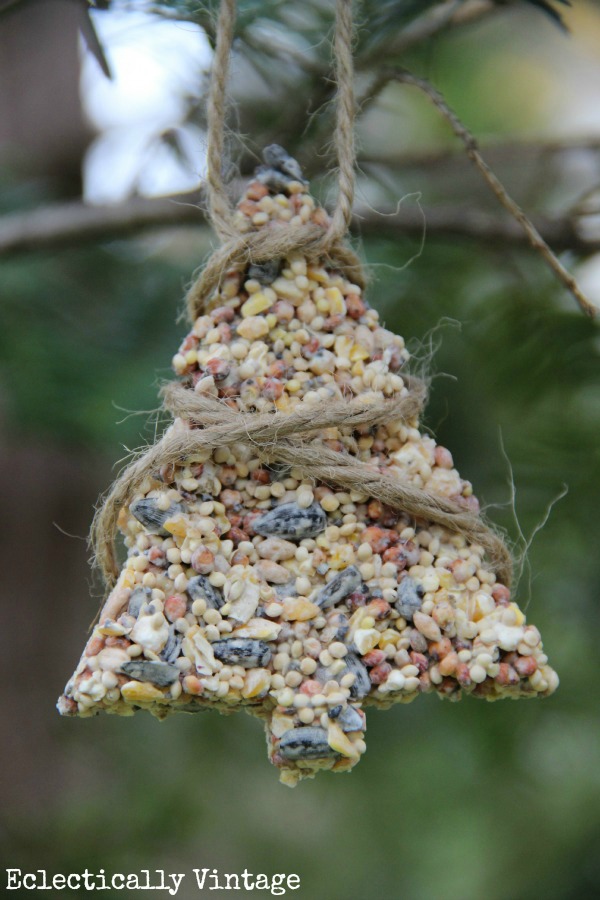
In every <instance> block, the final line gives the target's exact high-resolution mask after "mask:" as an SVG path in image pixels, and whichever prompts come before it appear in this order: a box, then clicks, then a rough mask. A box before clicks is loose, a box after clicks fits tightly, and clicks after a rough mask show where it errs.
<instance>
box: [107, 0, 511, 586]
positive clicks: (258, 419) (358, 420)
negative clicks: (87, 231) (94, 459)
mask: <svg viewBox="0 0 600 900" xmlns="http://www.w3.org/2000/svg"><path fill="white" fill-rule="evenodd" d="M235 15H236V3H235V0H222V2H221V7H220V12H219V21H218V32H217V42H216V49H215V58H214V64H213V70H212V76H211V86H210V93H209V104H208V157H207V161H208V174H207V192H208V205H209V215H210V219H211V222H212V224H213V226H214V228H215V230H216V231H217V233H218V235H219V237H220V238H221V241H222V244H221V246H220V247H219V248H218V249H217V250H216V251H215V252H214V253H213V254H212V256H211V257H210V259H209V260H208V263H207V265H206V267H205V268H204V270H203V272H202V273H201V275H200V276H199V278H198V279H197V281H196V282H195V284H193V285H192V287H191V289H190V291H189V292H188V296H187V307H188V312H189V315H190V318H191V320H192V321H193V320H194V319H195V318H196V317H197V316H198V315H200V314H202V312H203V311H205V310H206V308H207V304H208V303H209V302H210V297H211V296H212V295H213V294H214V293H215V291H216V289H217V288H218V286H219V284H220V282H221V280H222V278H223V275H224V274H225V273H226V272H227V271H229V270H231V269H241V268H243V267H245V266H246V265H248V264H249V263H260V262H265V261H267V260H272V259H281V258H285V257H286V256H288V254H289V253H290V252H298V251H300V252H302V253H303V254H304V255H305V256H307V257H308V258H309V259H318V260H320V261H321V262H323V263H325V264H326V265H328V266H329V267H331V268H333V269H339V270H341V271H343V272H344V274H345V275H346V277H347V278H348V279H349V280H351V281H352V282H353V283H355V284H358V285H360V286H361V287H363V286H364V276H363V271H362V266H361V263H360V260H359V259H358V257H357V256H356V254H355V253H354V251H353V250H352V249H351V248H349V247H348V246H347V245H346V244H344V242H343V238H344V235H345V233H346V231H347V228H348V225H349V222H350V219H351V216H352V202H353V197H354V163H355V158H354V133H353V124H354V111H355V104H354V93H353V70H352V33H353V31H352V0H336V25H335V36H334V53H335V74H336V82H337V95H336V100H337V102H336V129H335V140H334V143H335V148H336V154H337V159H338V167H339V168H338V196H337V201H336V206H335V209H334V211H333V214H332V217H331V220H330V223H329V225H328V226H327V228H323V227H322V226H318V225H315V224H307V225H301V226H298V227H294V228H291V227H289V226H284V227H280V228H277V227H276V226H274V225H272V226H271V227H270V228H268V229H261V230H259V231H250V232H246V233H243V234H242V233H240V232H239V231H238V230H237V228H236V224H235V222H236V220H235V212H234V209H233V207H232V206H231V203H230V201H229V197H228V195H227V191H226V190H225V186H224V184H223V181H222V177H221V165H222V159H223V147H224V120H225V89H226V83H227V73H228V68H229V58H230V53H231V45H232V41H233V34H234V26H235ZM405 382H406V384H407V386H408V388H409V394H408V396H404V397H395V398H390V399H381V400H378V399H376V398H374V395H368V396H366V397H356V398H354V399H351V400H337V401H333V402H331V403H328V404H327V405H326V406H320V407H316V408H315V407H314V406H309V407H307V408H300V409H295V410H293V411H292V412H291V413H281V412H275V413H251V414H247V413H243V412H240V411H238V410H236V409H232V407H230V406H229V405H228V404H227V403H225V402H224V401H222V400H217V399H215V398H213V397H209V396H207V395H202V394H196V393H195V392H194V391H193V390H191V389H190V388H186V387H184V386H183V385H182V384H179V383H170V384H167V385H166V386H165V387H164V388H163V389H162V391H161V393H162V396H163V406H164V408H165V409H166V410H167V411H168V412H169V413H170V414H171V415H172V416H173V417H174V419H175V421H174V422H173V424H172V425H171V426H170V428H168V429H167V431H166V432H165V434H164V435H163V436H162V437H161V438H160V439H159V440H158V441H157V442H156V443H155V444H154V445H153V446H151V447H149V448H148V449H147V450H145V451H144V452H143V453H142V454H140V455H139V456H138V458H137V459H135V460H134V461H133V462H132V463H130V464H129V465H128V466H127V468H126V469H125V470H124V471H123V472H122V473H121V475H120V476H119V477H118V478H117V480H116V481H115V483H114V484H113V486H112V487H111V489H110V491H109V493H108V494H107V496H106V497H105V499H104V501H103V502H102V504H101V506H100V507H99V509H98V511H97V513H96V516H95V517H94V522H93V524H92V531H91V535H90V542H91V544H92V547H93V549H94V556H95V562H96V564H97V565H98V566H99V568H100V569H101V571H102V573H103V575H104V578H105V581H106V583H107V585H108V587H111V586H112V585H113V584H114V582H115V580H116V577H117V576H118V571H119V569H118V561H117V556H116V552H115V545H114V537H115V533H116V530H117V522H118V517H119V514H120V511H121V510H122V509H123V508H124V507H125V506H126V505H127V504H128V503H130V501H131V499H132V497H133V496H134V495H135V492H136V491H138V490H139V489H140V487H141V485H142V484H143V482H144V481H145V480H146V479H147V478H148V477H149V476H153V475H156V473H157V471H158V470H159V469H160V468H161V467H162V466H165V465H169V464H182V462H183V461H184V460H186V459H189V458H190V457H193V454H194V453H198V451H200V450H203V451H206V450H214V449H216V448H218V447H224V446H235V445H236V444H239V443H250V444H252V446H253V448H254V450H255V452H256V455H257V457H258V458H259V459H260V460H261V461H262V462H264V463H265V464H272V463H281V464H284V465H288V466H291V467H293V468H294V469H297V470H298V471H299V472H300V473H301V476H302V477H303V478H307V479H310V480H313V481H321V482H325V483H327V484H331V485H335V486H338V487H344V488H350V489H354V490H357V489H358V490H360V491H361V492H362V493H365V494H367V495H368V496H370V497H374V498H376V499H378V500H380V501H381V502H382V503H384V504H385V505H386V506H389V507H391V508H394V509H397V510H400V511H402V512H404V513H406V514H408V515H409V516H412V517H414V518H415V519H419V520H423V521H424V522H431V523H434V524H438V525H441V526H443V527H445V528H447V529H449V530H451V531H454V532H457V533H460V534H462V535H463V536H464V537H465V539H466V540H468V541H470V542H471V543H473V544H479V545H480V546H481V547H482V548H483V549H484V551H485V552H486V553H487V555H488V559H489V562H490V565H491V566H492V568H493V569H494V571H495V572H496V574H497V576H498V578H499V579H500V580H501V581H502V582H503V583H505V584H510V580H511V575H512V560H511V556H510V553H509V551H508V549H507V547H506V545H505V543H504V541H503V540H502V539H501V538H500V537H499V536H498V535H497V534H496V533H495V532H494V531H493V530H492V529H491V528H490V527H489V526H488V525H486V524H485V522H484V521H483V520H482V519H481V518H480V517H479V516H477V515H476V514H474V513H472V512H470V511H468V510H465V509H464V508H463V507H462V506H460V505H459V504H458V503H454V502H452V501H451V500H448V499H446V498H444V497H441V496H438V495H437V494H433V493H431V492H430V491H426V490H423V489H420V488H417V487H414V486H413V485H411V484H409V483H407V482H404V481H402V480H401V479H400V478H399V477H397V476H394V475H391V474H388V473H387V472H386V471H381V470H380V468H379V467H378V466H377V464H376V462H375V461H372V462H361V461H360V460H358V459H355V458H354V457H352V456H350V455H348V454H341V453H339V452H336V451H333V450H331V449H329V448H328V447H326V446H325V445H324V444H323V443H322V441H321V440H319V437H318V435H314V432H319V430H322V429H324V428H331V427H334V426H340V427H345V428H348V427H350V428H353V427H358V426H359V425H362V426H369V427H373V426H376V425H384V424H386V423H388V422H391V421H394V422H397V421H400V422H403V423H407V424H412V422H413V421H414V419H415V418H416V417H418V415H419V413H420V412H421V410H422V407H423V405H424V402H425V398H426V390H425V386H424V384H423V382H422V381H420V380H419V379H416V378H413V377H406V378H405ZM311 433H312V434H313V436H312V437H311Z"/></svg>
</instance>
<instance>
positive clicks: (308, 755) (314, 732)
mask: <svg viewBox="0 0 600 900" xmlns="http://www.w3.org/2000/svg"><path fill="white" fill-rule="evenodd" d="M279 752H280V753H281V755H282V756H283V757H285V759H321V758H323V757H327V756H337V753H336V751H335V750H332V749H331V747H330V746H329V744H328V742H327V732H326V731H325V729H324V728H312V727H310V726H307V727H306V728H290V730H289V731H286V732H284V734H283V735H282V736H281V741H280V743H279Z"/></svg>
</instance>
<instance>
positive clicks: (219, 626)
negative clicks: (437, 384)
mask: <svg viewBox="0 0 600 900" xmlns="http://www.w3.org/2000/svg"><path fill="white" fill-rule="evenodd" d="M329 221H330V220H329V217H328V215H327V214H326V212H325V211H324V209H323V208H322V207H320V206H319V205H318V204H316V203H315V201H314V200H313V198H312V196H311V195H310V193H309V192H308V188H307V185H306V183H305V182H304V180H303V179H302V175H301V171H300V168H299V166H298V164H297V163H296V162H295V160H293V159H291V158H290V157H289V156H287V154H286V153H285V152H284V151H283V150H281V148H278V147H276V146H273V147H270V148H267V150H266V151H265V165H264V166H262V167H260V168H259V169H258V170H257V173H256V177H255V178H254V180H252V181H251V182H250V183H249V185H248V187H247V189H246V191H245V194H244V196H243V198H242V200H241V202H240V203H239V204H238V206H237V211H236V213H235V225H236V228H237V230H238V232H239V233H240V235H241V236H242V237H243V238H245V239H246V240H247V241H248V239H250V240H251V241H252V242H253V243H252V246H253V247H254V248H256V247H259V246H260V245H261V241H264V242H265V245H274V246H277V245H278V243H279V244H281V242H282V241H283V246H285V244H286V240H287V238H288V237H289V234H290V233H291V232H292V231H294V230H296V231H297V230H298V229H302V228H307V227H308V228H312V230H313V232H314V231H315V230H316V231H317V233H318V232H319V230H321V231H322V232H323V233H325V232H326V230H327V228H328V226H329ZM269 242H270V244H269ZM288 243H289V242H288ZM306 243H307V246H306V247H305V248H304V249H302V248H300V249H298V250H294V251H288V252H286V253H285V254H284V255H283V256H281V255H280V256H273V257H272V258H269V259H265V258H264V253H263V254H262V256H261V255H260V254H258V257H256V255H255V260H256V258H258V259H259V262H256V261H254V262H252V261H250V262H248V258H244V257H243V254H238V259H237V262H236V263H235V264H234V265H230V267H229V268H228V269H227V271H226V272H225V273H224V274H223V275H222V277H215V278H214V279H213V280H214V282H215V283H214V286H213V289H212V291H211V295H210V296H209V297H207V298H206V302H205V303H204V306H203V308H201V309H199V311H198V312H199V314H198V315H197V316H196V318H195V321H193V326H192V328H191V331H190V332H189V334H188V335H187V337H186V338H185V339H184V341H183V343H182V344H181V347H180V349H179V351H178V352H177V354H176V355H175V357H174V359H173V367H174V370H175V373H176V374H177V376H179V383H178V384H176V385H171V387H170V388H169V390H168V391H167V394H166V402H167V405H168V408H169V409H171V411H172V412H173V414H174V421H173V424H172V425H171V426H170V428H169V429H168V431H167V433H166V435H165V437H164V438H163V442H162V444H161V445H160V446H158V449H155V448H152V450H151V455H150V458H146V459H145V460H144V461H143V462H142V465H141V469H140V468H139V463H138V464H136V463H134V464H133V466H132V470H131V472H130V477H129V480H128V481H127V479H126V485H125V488H126V490H127V491H129V492H131V490H132V488H133V489H134V490H133V493H130V494H129V495H128V496H127V497H126V498H125V499H124V493H123V490H125V488H123V485H121V487H122V488H123V490H121V492H120V493H119V491H117V493H116V494H114V495H113V497H112V502H113V507H114V509H115V510H116V511H117V512H118V513H119V515H118V526H119V528H120V530H121V532H122V534H123V536H124V538H125V545H126V547H127V559H126V561H125V563H124V564H123V566H122V568H121V570H120V574H119V576H118V580H117V581H116V584H115V586H114V587H113V589H112V591H111V593H110V595H109V597H108V599H107V601H106V603H105V605H104V608H103V609H102V611H101V613H100V616H99V619H98V622H97V624H96V626H95V627H94V629H93V632H92V634H91V637H90V639H89V641H88V643H87V646H86V647H85V650H84V653H83V656H82V657H81V661H80V663H79V665H78V666H77V668H76V670H75V673H74V675H73V677H72V678H71V679H70V681H69V683H68V684H67V687H66V689H65V692H64V694H63V695H62V696H61V698H60V699H59V703H58V708H59V711H60V712H61V713H62V714H63V715H79V716H90V715H95V714H96V713H99V712H101V711H105V712H111V713H116V714H118V715H132V714H133V713H134V712H136V711H137V710H148V711H150V712H151V713H152V714H153V715H155V716H157V717H158V718H160V719H163V718H165V717H166V716H167V715H168V714H169V713H171V712H188V713H194V712H198V711H202V710H206V709H214V710H218V711H219V712H222V713H231V712H234V711H236V710H240V709H243V710H245V711H246V712H249V713H251V714H253V715H255V716H258V717H260V718H261V719H262V720H263V721H264V724H265V729H266V735H267V748H268V755H269V759H270V760H271V762H272V763H273V764H274V765H275V766H277V768H278V769H279V770H280V777H281V780H282V781H283V782H284V783H286V784H289V785H293V784H295V783H296V782H297V781H298V780H299V779H301V778H304V777H312V776H314V775H315V773H316V772H318V771H320V770H322V769H329V770H332V771H335V772H341V771H348V770H350V769H351V768H352V767H353V766H354V765H355V764H356V763H357V762H358V760H359V759H360V757H361V755H362V754H363V753H364V752H365V748H366V745H365V741H364V734H365V728H366V719H365V712H364V710H365V707H367V706H370V705H371V706H376V707H380V708H386V707H388V706H391V705H392V704H394V703H398V702H399V703H407V702H410V701H412V700H414V699H415V698H416V697H418V696H419V694H422V693H430V692H435V693H437V694H438V696H440V697H442V698H447V699H451V700H457V699H460V697H461V696H462V695H463V694H471V695H473V696H474V697H480V698H484V699H486V700H496V699H499V698H504V697H511V698H519V697H536V696H537V697H539V696H547V695H548V694H550V693H552V692H553V691H554V690H555V688H556V687H557V684H558V678H557V676H556V674H555V672H554V671H553V670H552V669H551V668H550V667H549V665H548V664H547V657H546V656H545V655H544V652H543V649H542V644H541V641H540V634H539V632H538V630H537V629H536V628H535V626H533V625H529V624H527V623H526V620H525V616H524V614H523V612H522V611H521V610H520V609H519V607H518V606H517V605H516V603H515V602H514V601H512V600H511V595H510V590H509V587H508V586H507V585H508V580H509V567H508V563H507V554H506V552H505V551H504V547H503V544H502V542H501V541H500V539H499V538H498V537H496V536H495V535H494V533H493V532H491V531H490V530H489V529H488V528H487V527H486V526H485V525H484V524H483V523H482V522H481V520H480V519H479V517H478V505H477V501H476V499H475V497H474V496H473V493H472V488H471V485H470V483H469V482H468V481H465V480H464V479H462V478H461V477H460V475H459V474H458V472H457V471H456V469H455V468H454V466H453V461H452V456H451V453H450V451H449V450H447V449H446V448H444V447H442V446H439V445H436V443H435V441H434V439H433V438H432V437H431V436H429V434H425V433H423V432H421V431H419V427H418V424H419V423H418V417H419V410H420V406H421V404H422V401H423V390H422V387H421V385H420V382H418V380H416V379H414V378H411V377H409V376H408V374H407V368H408V362H409V355H408V353H407V351H406V348H405V345H404V340H403V339H402V337H400V336H399V335H395V334H393V333H391V332H390V331H388V330H386V329H385V328H383V327H382V326H381V325H380V324H379V319H378V314H377V312H376V311H375V310H374V309H372V308H371V307H370V306H369V304H368V302H367V301H366V299H365V297H364V296H363V290H362V281H361V277H360V272H359V271H358V269H357V268H356V266H354V268H352V267H348V266H346V265H344V260H341V261H340V259H339V258H338V259H335V258H331V257H332V254H329V255H327V254H321V255H320V256H319V255H315V252H316V251H315V250H314V248H313V249H311V248H310V247H308V243H309V242H306ZM333 256H335V254H333ZM338 256H339V255H338ZM152 451H154V452H153V453H152ZM136 465H138V469H136V468H135V466H136Z"/></svg>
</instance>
